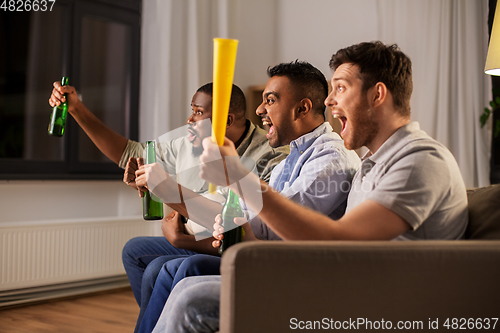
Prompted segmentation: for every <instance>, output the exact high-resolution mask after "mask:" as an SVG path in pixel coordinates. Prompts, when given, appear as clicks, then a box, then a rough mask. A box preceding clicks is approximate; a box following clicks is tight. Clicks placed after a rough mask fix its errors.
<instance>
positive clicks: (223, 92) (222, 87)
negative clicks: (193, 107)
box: [209, 38, 238, 193]
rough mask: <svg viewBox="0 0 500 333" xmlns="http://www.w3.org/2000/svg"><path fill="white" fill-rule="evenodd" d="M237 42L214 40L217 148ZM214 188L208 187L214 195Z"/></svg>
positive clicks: (223, 127) (223, 129) (222, 131)
mask: <svg viewBox="0 0 500 333" xmlns="http://www.w3.org/2000/svg"><path fill="white" fill-rule="evenodd" d="M237 48H238V40H236V39H224V38H214V91H213V98H212V140H213V141H214V142H217V144H218V145H219V146H222V145H223V144H224V137H225V135H226V125H227V116H228V113H229V102H230V100H231V91H232V89H233V77H234V65H235V63H236V50H237ZM215 190H216V186H215V185H213V184H210V185H209V192H210V193H215Z"/></svg>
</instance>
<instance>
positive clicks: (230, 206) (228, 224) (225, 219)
mask: <svg viewBox="0 0 500 333" xmlns="http://www.w3.org/2000/svg"><path fill="white" fill-rule="evenodd" d="M235 217H243V211H242V210H241V207H240V200H239V197H238V195H237V194H235V193H234V192H233V191H231V190H230V191H229V196H228V197H227V200H226V203H225V204H224V207H222V212H221V218H222V227H223V228H224V230H225V231H224V238H223V239H222V240H221V243H220V246H219V253H220V254H223V253H224V251H225V250H227V248H228V247H230V246H231V245H233V244H236V243H238V242H241V237H242V234H243V228H242V227H241V226H238V225H237V224H236V223H234V218H235Z"/></svg>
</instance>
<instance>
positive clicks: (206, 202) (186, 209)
mask: <svg viewBox="0 0 500 333" xmlns="http://www.w3.org/2000/svg"><path fill="white" fill-rule="evenodd" d="M152 192H153V193H154V194H155V195H156V196H157V197H159V198H160V199H162V201H163V202H164V203H165V204H166V205H168V206H169V207H170V208H172V209H174V210H175V211H177V212H179V213H180V214H181V215H183V216H184V217H187V218H189V219H191V220H193V221H194V222H196V223H198V224H200V225H202V226H204V227H205V228H207V229H209V230H211V229H212V227H213V224H214V220H215V217H216V216H217V214H220V212H221V210H222V206H221V204H220V203H218V202H215V201H212V200H210V199H207V198H205V197H204V196H202V195H200V194H198V193H196V192H193V191H191V190H189V189H187V188H185V187H183V186H181V185H179V184H177V183H176V182H175V181H174V180H173V179H172V178H168V179H167V180H165V181H163V182H162V184H161V185H160V186H156V187H155V188H153V190H152ZM174 193H179V194H180V201H179V200H173V199H179V196H177V195H175V194H174Z"/></svg>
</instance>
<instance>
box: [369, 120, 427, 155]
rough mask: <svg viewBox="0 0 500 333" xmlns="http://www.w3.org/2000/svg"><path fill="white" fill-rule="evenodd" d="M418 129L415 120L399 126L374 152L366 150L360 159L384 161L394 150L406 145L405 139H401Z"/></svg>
mask: <svg viewBox="0 0 500 333" xmlns="http://www.w3.org/2000/svg"><path fill="white" fill-rule="evenodd" d="M418 130H420V126H419V124H418V122H416V121H413V122H411V123H409V124H406V125H404V126H402V127H400V128H399V129H398V130H397V131H396V132H394V134H392V135H391V136H390V137H389V139H387V140H385V142H384V143H383V144H382V146H380V148H379V149H378V150H377V152H376V153H375V154H373V153H372V152H371V151H368V152H367V153H366V154H365V155H364V156H363V158H362V159H361V160H362V161H363V162H364V161H365V160H371V162H372V163H373V164H376V163H380V162H383V161H385V160H386V159H387V158H389V157H390V156H392V155H394V152H395V151H398V150H400V149H401V148H403V147H404V146H405V145H406V143H407V141H406V140H403V139H404V138H405V137H408V135H410V134H411V133H413V132H416V131H418Z"/></svg>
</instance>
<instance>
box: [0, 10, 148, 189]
mask: <svg viewBox="0 0 500 333" xmlns="http://www.w3.org/2000/svg"><path fill="white" fill-rule="evenodd" d="M55 6H62V7H63V12H64V14H63V25H64V26H66V27H68V29H65V30H64V31H62V34H61V38H62V41H63V43H62V45H64V47H63V48H62V50H61V56H62V66H61V73H64V76H68V77H69V78H70V84H71V85H72V86H74V87H75V88H76V90H77V91H79V86H80V79H81V73H80V62H81V54H80V50H81V45H80V42H81V36H82V20H83V18H84V17H94V18H98V19H101V20H106V21H110V22H117V23H121V24H125V25H127V26H129V27H130V32H131V34H130V43H128V45H127V49H126V50H125V51H124V52H127V53H128V54H129V55H130V59H129V63H128V64H127V66H126V69H127V74H126V76H127V78H128V80H127V81H128V82H127V84H126V85H127V88H126V89H127V94H126V95H127V102H126V104H128V105H129V109H128V110H124V111H123V112H124V114H123V116H124V117H125V119H126V120H125V133H120V134H121V135H123V136H125V137H126V138H128V139H131V140H137V139H138V129H139V126H138V120H139V88H140V87H139V80H140V45H141V8H142V0H57V2H56V3H55ZM55 79H58V78H54V80H55ZM51 90H52V87H51V86H48V87H47V100H48V97H49V96H50V92H51ZM46 107H47V113H49V112H50V111H49V110H50V106H49V105H48V103H47V105H46ZM66 128H67V130H66V132H65V135H64V136H63V137H62V138H61V140H64V145H63V146H64V149H63V156H64V157H63V160H62V161H34V160H22V159H14V158H12V159H10V158H0V179H2V180H28V179H37V180H40V179H42V180H43V179H67V180H78V179H96V180H98V179H108V180H109V179H121V178H122V177H123V170H122V169H120V168H119V167H118V166H117V165H116V164H115V163H114V162H112V161H110V160H108V161H106V162H82V161H79V160H78V158H79V131H80V130H79V125H78V124H77V123H76V121H75V120H74V119H73V117H71V116H68V118H67V123H66Z"/></svg>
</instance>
